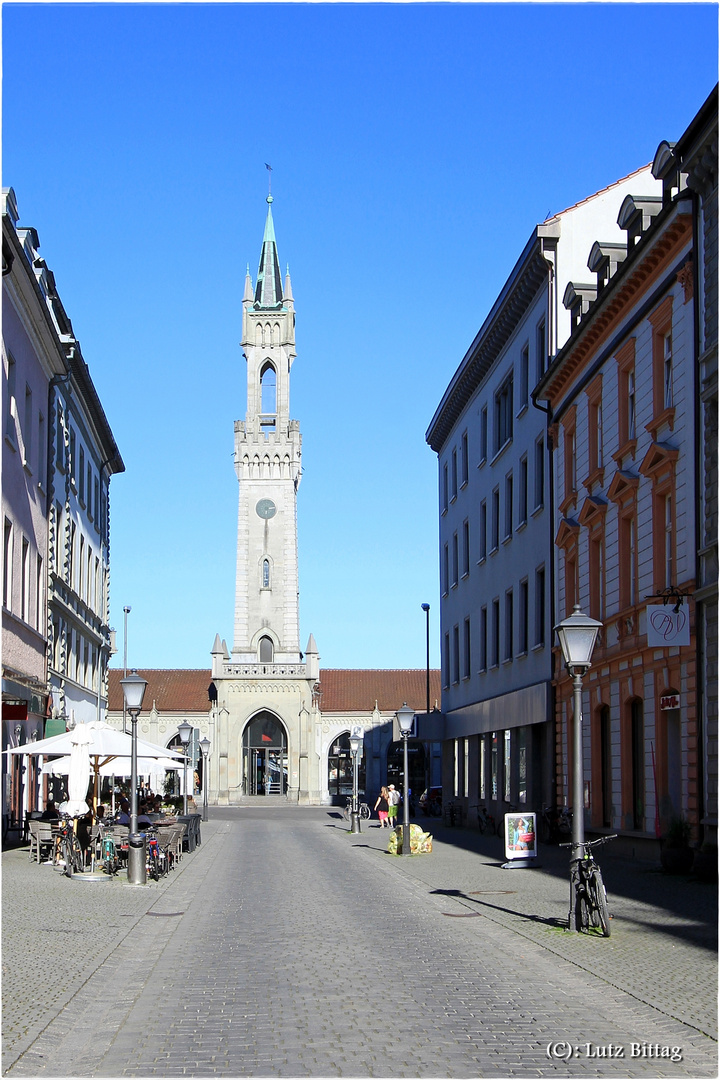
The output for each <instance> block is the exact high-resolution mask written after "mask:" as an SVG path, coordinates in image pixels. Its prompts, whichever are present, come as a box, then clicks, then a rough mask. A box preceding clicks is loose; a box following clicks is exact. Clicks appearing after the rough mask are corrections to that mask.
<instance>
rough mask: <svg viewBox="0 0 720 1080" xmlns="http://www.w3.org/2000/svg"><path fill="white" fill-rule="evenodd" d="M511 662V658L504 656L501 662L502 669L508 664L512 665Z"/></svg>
mask: <svg viewBox="0 0 720 1080" xmlns="http://www.w3.org/2000/svg"><path fill="white" fill-rule="evenodd" d="M512 662H513V658H512V656H506V657H505V659H504V660H503V667H507V666H508V664H512Z"/></svg>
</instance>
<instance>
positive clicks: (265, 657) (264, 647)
mask: <svg viewBox="0 0 720 1080" xmlns="http://www.w3.org/2000/svg"><path fill="white" fill-rule="evenodd" d="M258 654H259V656H260V663H261V664H272V659H273V643H272V641H271V640H270V638H269V637H261V638H260V645H259V647H258Z"/></svg>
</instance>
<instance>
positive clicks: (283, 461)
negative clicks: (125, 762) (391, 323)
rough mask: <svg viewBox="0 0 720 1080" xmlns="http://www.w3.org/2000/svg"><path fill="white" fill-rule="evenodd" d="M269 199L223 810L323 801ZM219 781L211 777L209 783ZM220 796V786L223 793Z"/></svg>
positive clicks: (250, 318) (314, 658) (230, 666)
mask: <svg viewBox="0 0 720 1080" xmlns="http://www.w3.org/2000/svg"><path fill="white" fill-rule="evenodd" d="M272 201H273V200H272V195H268V198H267V202H268V212H267V219H266V222H265V235H264V237H263V244H262V252H261V256H260V267H259V270H258V275H257V281H256V283H255V287H254V289H253V283H252V278H251V276H250V271H249V269H248V273H247V276H246V279H245V292H244V296H243V327H242V341H241V345H242V349H243V353H244V356H245V360H246V363H247V412H246V415H245V420H244V421H241V420H238V421H237V422H236V424H235V471H236V473H237V478H238V485H239V497H238V532H237V564H236V565H237V572H236V586H235V620H234V636H233V646H232V653H229V652H228V649H227V646H226V644H225V642H224V641H221V640H220V637H219V635H218V636H217V637H216V639H215V644H214V646H213V651H212V660H213V667H212V674H213V686H212V687H211V696H214V695H216V698H214V705H213V708H214V710H215V712H216V737H217V742H218V746H217V751H218V754H217V757H216V758H215V761H216V768H215V771H216V773H217V777H216V782H217V801H218V802H219V803H220V804H232V803H236V802H240V801H241V800H242V799H243V798H244V797H253V796H268V795H273V796H282V797H286V798H287V799H288V800H290V801H301V802H307V801H314V798H315V797H316V796H317V787H318V777H317V767H316V765H315V767H314V768H313V767H311V766H310V765H309V762H310V761H313V762H316V760H317V754H316V753H315V751H314V747H311V746H310V742H311V732H312V730H313V726H314V716H313V714H314V712H315V711H316V709H315V705H314V704H313V687H314V685H315V683H316V682H317V679H318V674H319V657H318V655H317V649H316V647H315V643H314V640H313V638H312V636H311V637H310V641H309V642H308V645H307V648H306V650H305V656H303V653H302V652H301V651H300V638H299V635H300V625H299V623H300V620H299V603H298V547H297V492H298V486H299V483H300V476H301V472H302V470H301V437H300V425H299V423H298V422H297V420H291V419H290V371H291V368H292V365H293V361H294V359H295V304H294V301H293V295H292V288H291V284H290V275H289V273H288V274H287V275H286V277H285V286H284V289H283V285H282V279H281V274H280V264H279V259H278V251H277V243H276V240H275V229H274V224H273V218H272ZM214 779H215V778H213V777H212V775H211V782H212V781H213V780H214ZM212 786H215V784H213V785H212Z"/></svg>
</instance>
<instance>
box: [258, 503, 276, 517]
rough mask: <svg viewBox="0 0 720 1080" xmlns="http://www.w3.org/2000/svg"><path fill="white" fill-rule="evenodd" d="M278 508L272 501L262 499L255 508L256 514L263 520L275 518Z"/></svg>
mask: <svg viewBox="0 0 720 1080" xmlns="http://www.w3.org/2000/svg"><path fill="white" fill-rule="evenodd" d="M276 511H277V507H276V505H275V503H274V502H273V501H272V499H260V501H259V502H258V504H257V505H256V507H255V513H256V514H257V516H258V517H261V518H265V519H267V518H271V517H274V516H275V513H276Z"/></svg>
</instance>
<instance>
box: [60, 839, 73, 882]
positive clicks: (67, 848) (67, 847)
mask: <svg viewBox="0 0 720 1080" xmlns="http://www.w3.org/2000/svg"><path fill="white" fill-rule="evenodd" d="M62 853H63V859H64V860H65V874H66V875H67V877H72V876H73V874H74V872H75V855H74V852H73V846H72V840H70V839H69V837H65V839H64V840H63V846H62Z"/></svg>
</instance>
